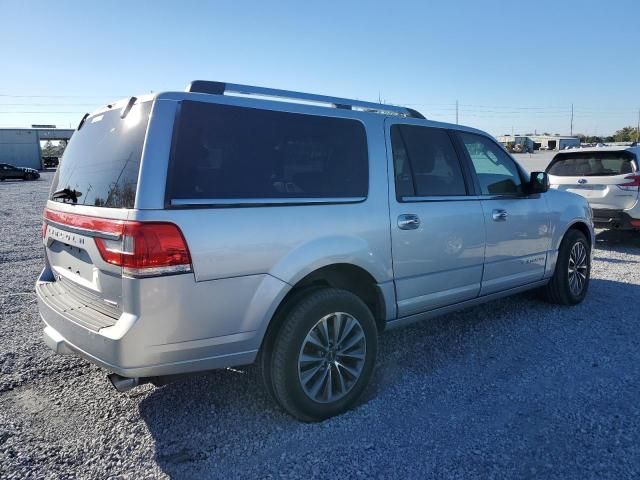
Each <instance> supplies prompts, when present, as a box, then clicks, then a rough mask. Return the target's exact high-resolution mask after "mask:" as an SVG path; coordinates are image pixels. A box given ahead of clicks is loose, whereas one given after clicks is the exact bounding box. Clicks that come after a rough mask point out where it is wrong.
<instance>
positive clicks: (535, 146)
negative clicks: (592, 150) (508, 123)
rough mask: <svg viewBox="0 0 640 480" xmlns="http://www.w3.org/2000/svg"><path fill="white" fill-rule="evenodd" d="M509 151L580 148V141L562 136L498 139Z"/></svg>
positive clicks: (526, 136)
mask: <svg viewBox="0 0 640 480" xmlns="http://www.w3.org/2000/svg"><path fill="white" fill-rule="evenodd" d="M497 139H498V141H499V142H500V143H502V144H503V145H504V146H505V147H506V148H507V149H508V150H509V151H513V152H533V151H534V150H564V149H565V148H571V147H579V146H580V139H579V138H577V137H566V136H561V135H501V136H499V137H497Z"/></svg>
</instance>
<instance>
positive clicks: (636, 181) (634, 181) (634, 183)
mask: <svg viewBox="0 0 640 480" xmlns="http://www.w3.org/2000/svg"><path fill="white" fill-rule="evenodd" d="M624 179H625V180H629V182H626V183H621V184H619V185H618V188H621V189H622V190H631V191H633V190H640V175H628V176H626V177H624Z"/></svg>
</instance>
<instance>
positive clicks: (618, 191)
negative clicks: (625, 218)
mask: <svg viewBox="0 0 640 480" xmlns="http://www.w3.org/2000/svg"><path fill="white" fill-rule="evenodd" d="M547 173H548V174H549V180H550V182H551V187H552V188H555V189H558V190H563V191H566V192H571V193H577V194H578V195H581V196H583V197H585V198H586V199H587V200H588V201H589V204H590V205H591V207H592V208H594V209H606V210H626V209H629V208H632V207H633V206H634V205H635V204H636V202H637V201H638V195H639V189H638V187H637V186H633V185H631V186H630V185H629V184H630V183H633V182H634V177H635V176H637V175H638V160H637V158H636V156H635V155H634V154H633V153H632V152H629V151H625V150H620V151H601V152H594V151H586V152H581V151H577V152H567V153H559V154H558V155H556V156H555V157H554V158H553V160H552V161H551V163H550V164H549V166H548V167H547ZM636 182H637V180H636Z"/></svg>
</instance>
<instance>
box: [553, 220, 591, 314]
mask: <svg viewBox="0 0 640 480" xmlns="http://www.w3.org/2000/svg"><path fill="white" fill-rule="evenodd" d="M577 244H582V246H583V247H584V249H585V252H586V272H585V274H586V279H585V280H584V283H583V284H582V287H581V288H580V289H579V292H576V291H575V290H572V288H571V285H570V278H569V258H570V256H571V251H572V249H573V248H574V246H576V245H577ZM576 248H578V247H576ZM590 277H591V245H590V244H589V242H588V241H587V238H586V237H585V236H584V234H583V233H582V232H580V231H579V230H575V229H570V230H569V231H568V232H567V233H566V234H565V236H564V238H563V239H562V243H561V244H560V250H559V252H558V260H557V262H556V269H555V272H554V273H553V277H551V281H549V283H548V284H547V285H546V286H545V287H544V288H543V290H542V293H543V296H544V298H545V299H546V300H547V301H549V302H551V303H556V304H558V305H577V304H578V303H580V302H582V301H583V300H584V298H585V297H586V295H587V291H588V290H589V278H590Z"/></svg>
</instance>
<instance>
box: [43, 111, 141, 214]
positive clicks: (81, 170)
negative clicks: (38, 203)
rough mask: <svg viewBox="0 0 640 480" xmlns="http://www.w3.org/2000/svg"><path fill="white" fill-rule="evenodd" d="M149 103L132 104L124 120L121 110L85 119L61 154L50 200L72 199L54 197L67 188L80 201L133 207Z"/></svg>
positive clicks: (81, 203)
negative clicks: (55, 193) (62, 154)
mask: <svg viewBox="0 0 640 480" xmlns="http://www.w3.org/2000/svg"><path fill="white" fill-rule="evenodd" d="M151 104H152V102H151V101H148V102H144V103H139V104H136V105H134V106H133V108H132V109H131V110H130V111H129V113H128V115H126V116H125V118H120V115H121V113H122V110H121V109H119V108H118V109H114V110H110V111H107V112H103V113H100V114H97V115H93V116H91V117H88V118H87V119H86V121H85V122H84V124H83V126H82V128H80V130H78V131H76V132H75V133H74V134H73V137H72V138H71V141H70V142H69V146H68V147H67V149H66V150H65V152H64V156H63V157H62V160H61V162H60V166H59V167H58V170H57V172H56V174H55V177H54V179H53V184H52V188H51V199H52V200H55V201H59V202H70V201H72V200H73V199H72V198H70V197H69V195H67V196H63V195H54V192H57V191H60V190H63V189H69V190H70V191H72V192H74V194H73V196H74V197H75V200H76V202H73V203H77V204H78V205H91V206H96V207H108V208H133V205H134V202H135V197H136V187H137V185H138V173H139V171H140V159H141V157H142V147H143V144H144V139H145V135H146V132H147V125H148V123H149V113H150V112H151Z"/></svg>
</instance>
